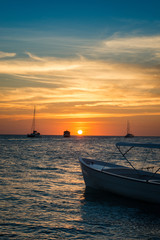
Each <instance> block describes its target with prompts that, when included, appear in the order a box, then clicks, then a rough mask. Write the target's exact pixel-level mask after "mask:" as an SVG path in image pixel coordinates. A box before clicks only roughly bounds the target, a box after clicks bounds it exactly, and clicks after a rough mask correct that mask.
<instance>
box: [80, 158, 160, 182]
mask: <svg viewBox="0 0 160 240" xmlns="http://www.w3.org/2000/svg"><path fill="white" fill-rule="evenodd" d="M83 161H84V162H85V163H86V164H87V165H89V167H91V168H93V169H95V170H98V171H101V172H105V173H110V174H115V175H119V176H123V177H128V178H134V179H138V180H144V181H148V182H152V183H157V184H160V174H158V173H156V174H154V172H148V171H143V170H138V169H134V168H131V167H125V166H121V165H116V164H112V163H105V162H101V161H96V160H92V159H85V158H83Z"/></svg>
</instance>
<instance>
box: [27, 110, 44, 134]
mask: <svg viewBox="0 0 160 240" xmlns="http://www.w3.org/2000/svg"><path fill="white" fill-rule="evenodd" d="M35 115H36V108H35V107H34V112H33V122H32V128H31V133H30V134H27V137H31V138H37V137H40V136H41V135H40V133H39V132H37V131H36V130H35V127H36V121H35Z"/></svg>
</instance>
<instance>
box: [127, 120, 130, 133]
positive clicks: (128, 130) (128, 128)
mask: <svg viewBox="0 0 160 240" xmlns="http://www.w3.org/2000/svg"><path fill="white" fill-rule="evenodd" d="M129 133H130V126H129V121H127V134H129Z"/></svg>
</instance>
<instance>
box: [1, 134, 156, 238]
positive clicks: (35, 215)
mask: <svg viewBox="0 0 160 240" xmlns="http://www.w3.org/2000/svg"><path fill="white" fill-rule="evenodd" d="M133 140H134V141H135V142H154V143H160V138H158V137H152V138H151V137H135V138H134V139H132V140H131V139H129V140H125V141H133ZM118 141H124V138H123V137H93V136H92V137H87V136H85V137H70V138H63V136H42V137H41V138H36V139H31V138H27V137H26V136H15V135H12V136H9V135H5V136H0V183H1V185H0V188H1V189H0V195H1V196H0V239H4V240H8V239H9V240H10V239H16V240H22V239H23V240H28V239H33V240H34V239H39V240H40V239H61V240H62V239H95V240H99V239H111V240H112V239H122V240H123V239H130V240H132V239H134V240H135V239H139V240H142V239H144V240H160V209H159V207H157V206H154V205H151V204H146V203H143V202H137V201H133V200H130V199H126V198H122V197H118V196H115V195H112V194H109V193H103V192H98V191H94V190H91V189H86V188H85V184H84V181H83V177H82V174H81V169H80V165H79V161H78V158H79V157H80V156H83V157H88V158H94V159H98V160H103V161H110V159H112V158H113V160H114V159H115V161H116V162H118V161H122V160H121V159H120V158H118V157H117V156H118V154H117V153H116V149H115V143H116V142H118ZM112 154H113V155H112ZM114 154H115V155H116V157H115V158H114V157H113V156H114ZM145 154H148V153H145ZM149 154H150V153H149ZM153 154H154V161H155V163H156V164H157V166H158V164H159V163H160V161H159V160H158V159H157V158H156V157H155V153H153ZM141 156H142V155H141V153H137V152H135V153H134V154H133V155H132V157H135V158H136V159H137V164H138V165H144V160H146V159H147V158H148V159H149V157H148V155H147V156H145V159H143V160H140V159H139V157H141ZM159 157H160V155H159ZM152 163H153V159H152V160H151V159H149V164H150V165H151V164H152Z"/></svg>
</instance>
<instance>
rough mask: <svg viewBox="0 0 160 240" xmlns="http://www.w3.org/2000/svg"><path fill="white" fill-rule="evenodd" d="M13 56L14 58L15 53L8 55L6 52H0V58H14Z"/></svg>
mask: <svg viewBox="0 0 160 240" xmlns="http://www.w3.org/2000/svg"><path fill="white" fill-rule="evenodd" d="M15 56H16V53H8V52H2V51H0V58H6V57H15Z"/></svg>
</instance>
